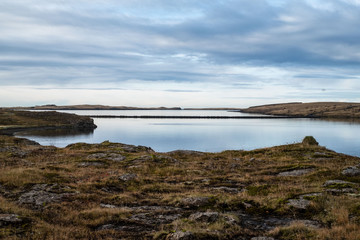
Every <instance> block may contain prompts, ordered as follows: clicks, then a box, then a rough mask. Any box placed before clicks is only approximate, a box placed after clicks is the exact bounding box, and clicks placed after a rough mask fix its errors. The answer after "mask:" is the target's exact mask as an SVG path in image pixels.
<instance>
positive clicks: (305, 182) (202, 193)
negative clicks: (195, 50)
mask: <svg viewBox="0 0 360 240" xmlns="http://www.w3.org/2000/svg"><path fill="white" fill-rule="evenodd" d="M6 147H16V148H17V149H21V150H24V151H27V154H26V155H25V156H23V157H19V156H16V155H12V154H10V153H9V152H7V150H6V149H7V148H6ZM0 148H3V149H5V150H4V151H2V152H0V160H1V161H3V162H8V164H7V165H0V196H2V197H0V214H1V213H14V214H18V215H19V216H22V217H25V218H27V219H29V221H28V222H27V226H26V227H19V226H6V227H0V229H2V230H1V231H2V232H0V236H2V237H6V238H8V239H18V238H25V239H26V238H30V236H31V238H34V239H116V238H125V239H133V238H135V239H136V238H138V239H141V238H142V237H139V236H141V235H142V234H143V236H144V237H143V238H152V237H153V236H155V237H158V238H159V239H162V237H164V236H166V234H169V233H171V232H174V231H177V230H181V231H192V232H193V233H195V235H196V234H197V235H196V236H197V237H198V238H199V239H206V238H209V237H214V238H218V239H231V238H232V237H239V236H246V237H251V236H256V235H258V234H261V235H264V234H266V235H273V236H276V238H277V239H312V238H313V239H357V238H356V236H359V222H360V206H359V205H358V198H357V196H356V195H347V194H341V195H339V196H333V195H330V194H326V193H325V189H324V188H323V187H322V185H323V183H324V182H325V181H326V180H330V179H342V180H351V181H353V182H355V183H360V179H359V178H358V177H353V178H351V179H349V178H347V177H345V176H342V175H341V169H343V168H344V167H347V166H353V165H355V164H357V163H359V159H358V158H356V157H351V156H345V155H342V154H337V153H334V152H332V151H329V150H327V149H325V148H322V147H319V146H305V145H302V144H291V145H285V146H278V147H273V148H265V149H258V150H254V151H224V152H221V153H203V154H182V153H168V154H166V153H162V154H161V155H162V156H163V157H159V155H160V154H157V153H154V152H151V151H149V150H148V149H145V148H144V149H138V150H136V151H135V152H128V151H125V150H124V149H125V148H124V145H122V144H113V143H109V142H105V143H102V144H93V145H90V144H75V145H72V146H69V147H67V148H62V149H57V148H53V147H43V146H26V145H24V144H22V143H21V141H20V140H16V139H15V138H13V137H7V136H0ZM99 152H115V153H118V154H122V155H124V156H126V159H125V160H124V161H120V162H116V161H112V160H109V159H106V158H104V159H98V160H96V161H99V162H101V163H103V165H100V166H87V167H81V166H79V164H80V163H83V162H89V161H90V162H91V160H89V159H88V158H87V157H88V156H89V155H90V154H93V153H99ZM319 153H321V154H320V155H321V156H317V155H316V154H319ZM144 156H148V157H145V158H144ZM324 156H326V157H324ZM139 159H140V160H139ZM141 159H142V160H141ZM144 159H145V160H144ZM10 163H11V164H10ZM309 167H311V168H312V169H314V171H313V172H310V173H307V174H305V175H303V176H297V177H291V176H289V177H281V176H277V174H278V173H279V172H283V171H291V170H296V169H304V168H309ZM126 173H133V174H136V177H135V178H134V179H133V180H130V181H122V180H119V176H121V175H123V174H126ZM38 183H42V184H49V185H51V184H58V185H59V186H63V187H68V188H69V190H68V191H69V192H70V193H71V195H69V196H68V197H66V198H64V199H63V200H62V201H60V202H53V203H48V204H46V206H45V207H44V208H43V209H41V211H39V210H36V209H35V210H34V209H32V208H31V206H22V205H19V203H18V202H17V199H18V198H19V196H20V195H21V194H22V193H24V192H27V191H29V189H30V187H31V186H33V185H35V184H38ZM222 189H223V190H222ZM227 190H228V191H227ZM231 191H233V192H231ZM236 191H237V192H236ZM314 192H322V193H324V194H323V195H322V196H320V197H316V198H314V199H311V205H310V207H309V209H308V210H306V211H300V210H297V209H294V208H292V207H290V206H289V205H287V201H288V200H289V199H291V198H297V197H298V196H300V195H301V194H306V193H314ZM188 197H208V198H209V199H211V201H210V202H209V204H206V205H204V206H202V207H190V208H186V207H185V206H183V199H185V198H188ZM100 204H112V205H115V206H116V207H117V208H114V209H111V208H105V207H101V205H100ZM139 206H170V207H173V208H179V207H180V208H183V207H184V210H182V212H181V217H180V218H178V219H177V220H175V221H173V222H170V223H168V224H159V225H156V226H155V225H154V226H153V229H154V231H153V232H146V233H141V232H140V235H139V232H138V233H137V234H138V235H136V236H135V235H131V234H135V233H136V231H131V230H129V231H125V232H124V231H119V230H114V229H104V230H97V229H98V228H99V227H101V226H103V225H106V224H115V225H116V224H125V225H128V226H132V227H139V226H140V227H143V225H141V224H140V223H139V222H138V221H139V220H137V221H135V220H131V216H133V215H134V214H140V216H142V215H141V214H150V215H149V219H157V218H158V215H156V214H155V213H154V212H151V211H150V212H147V211H146V210H141V211H140V210H136V211H140V212H134V210H131V207H139ZM125 207H128V208H125ZM206 210H210V211H217V212H219V213H220V215H221V217H220V218H219V219H218V220H217V221H215V222H213V223H206V222H205V223H198V222H194V221H190V220H189V219H188V217H189V215H190V214H191V213H194V212H196V211H206ZM144 211H145V212H144ZM240 212H241V213H244V214H249V215H251V216H257V217H259V218H261V217H264V216H277V217H281V218H295V219H297V218H300V219H303V218H305V219H309V220H316V221H318V222H319V223H320V224H321V225H322V227H321V228H319V229H313V228H310V227H307V226H305V225H301V224H293V225H291V226H289V227H279V228H277V229H275V230H273V231H272V232H256V230H254V229H248V228H246V227H245V226H242V225H241V224H237V225H229V223H228V222H226V221H225V220H224V219H225V218H224V216H226V215H229V214H230V215H231V214H235V215H234V218H237V215H236V214H238V213H240ZM151 214H155V215H154V216H152V215H151ZM159 214H160V213H159ZM161 214H162V215H166V214H167V213H166V212H161ZM240 222H241V221H240ZM139 224H140V225H139ZM341 236H345V238H341Z"/></svg>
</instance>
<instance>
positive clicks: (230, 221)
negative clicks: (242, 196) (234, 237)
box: [224, 215, 239, 225]
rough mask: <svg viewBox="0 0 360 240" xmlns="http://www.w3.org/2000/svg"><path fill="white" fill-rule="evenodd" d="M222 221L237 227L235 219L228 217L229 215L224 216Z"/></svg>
mask: <svg viewBox="0 0 360 240" xmlns="http://www.w3.org/2000/svg"><path fill="white" fill-rule="evenodd" d="M224 220H225V222H226V223H227V224H229V225H237V224H238V222H239V221H238V220H237V219H236V218H234V217H233V216H229V215H228V216H224Z"/></svg>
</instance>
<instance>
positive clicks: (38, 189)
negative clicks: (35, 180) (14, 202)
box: [18, 184, 74, 209]
mask: <svg viewBox="0 0 360 240" xmlns="http://www.w3.org/2000/svg"><path fill="white" fill-rule="evenodd" d="M73 194H74V192H70V188H69V187H63V186H60V185H58V184H35V185H34V186H33V187H32V188H31V190H30V191H28V192H25V193H23V194H21V195H20V197H19V199H18V203H19V204H21V205H29V206H31V207H32V208H34V209H41V208H43V207H45V206H46V205H47V204H49V203H54V202H60V201H62V200H63V198H64V197H67V196H70V195H73Z"/></svg>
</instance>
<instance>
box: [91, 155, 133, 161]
mask: <svg viewBox="0 0 360 240" xmlns="http://www.w3.org/2000/svg"><path fill="white" fill-rule="evenodd" d="M125 158H126V157H125V156H123V155H121V154H118V153H94V154H91V155H89V156H87V159H106V160H111V161H115V162H120V161H123V160H125Z"/></svg>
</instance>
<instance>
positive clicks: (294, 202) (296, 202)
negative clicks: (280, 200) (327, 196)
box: [287, 198, 311, 210]
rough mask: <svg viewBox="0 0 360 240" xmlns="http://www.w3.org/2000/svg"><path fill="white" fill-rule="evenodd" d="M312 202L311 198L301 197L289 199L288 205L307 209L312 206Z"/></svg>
mask: <svg viewBox="0 0 360 240" xmlns="http://www.w3.org/2000/svg"><path fill="white" fill-rule="evenodd" d="M310 204H311V202H310V201H309V200H306V199H303V198H300V199H289V200H288V203H287V205H289V206H292V207H294V208H296V209H303V210H305V209H307V208H308V207H309V206H310Z"/></svg>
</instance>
